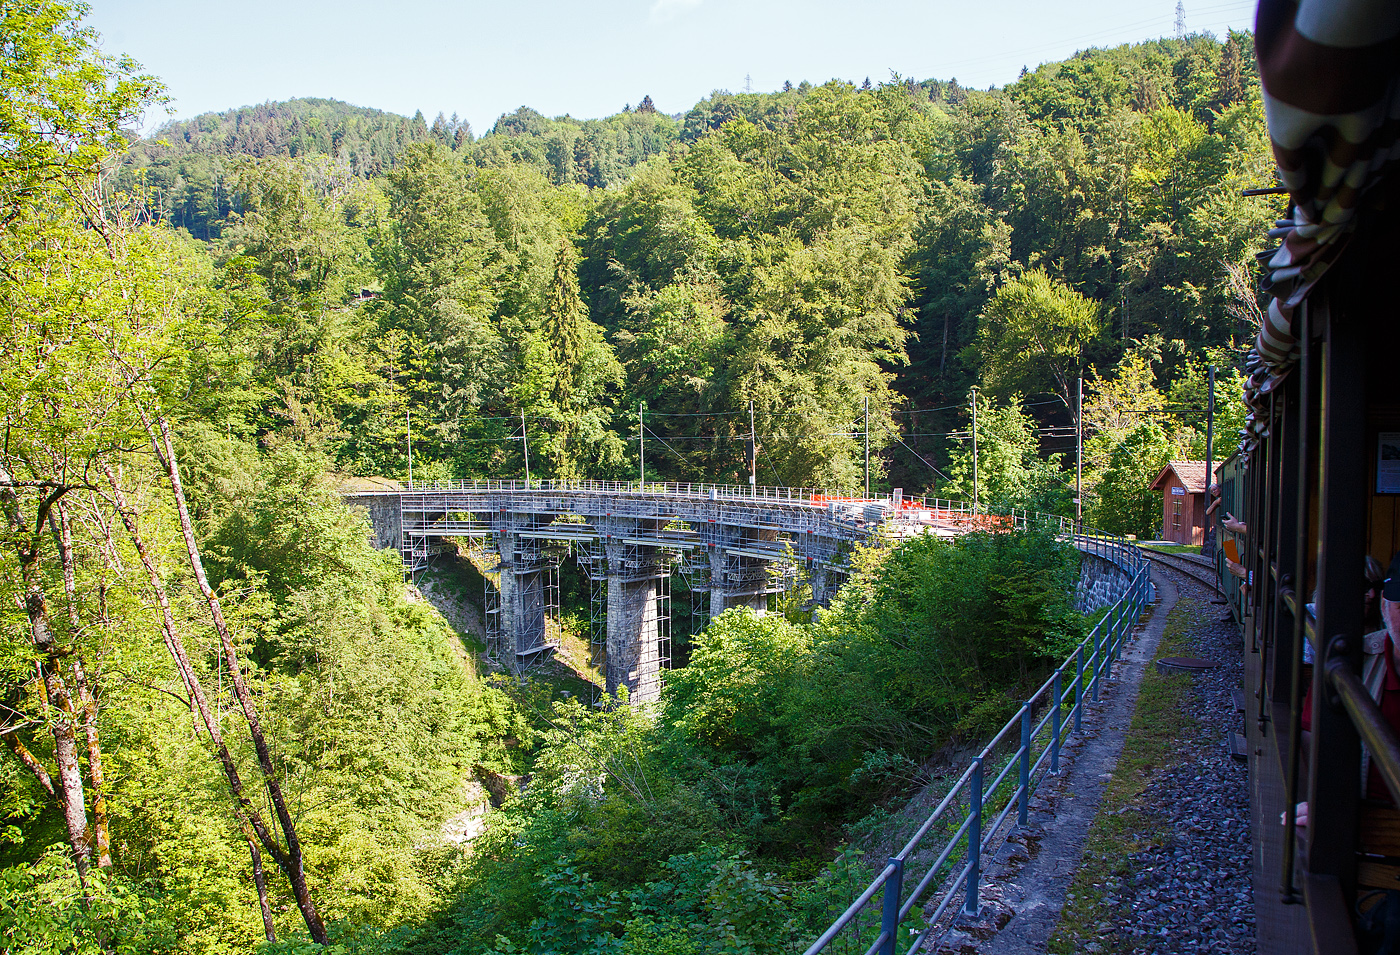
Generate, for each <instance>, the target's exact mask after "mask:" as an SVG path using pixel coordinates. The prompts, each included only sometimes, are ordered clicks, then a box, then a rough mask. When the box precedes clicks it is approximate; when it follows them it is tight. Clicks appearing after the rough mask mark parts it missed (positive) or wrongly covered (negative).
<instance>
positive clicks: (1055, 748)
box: [1050, 670, 1064, 776]
mask: <svg viewBox="0 0 1400 955" xmlns="http://www.w3.org/2000/svg"><path fill="white" fill-rule="evenodd" d="M1052 692H1053V693H1054V694H1055V715H1054V716H1052V717H1050V774H1051V775H1052V776H1058V775H1060V701H1061V700H1062V699H1063V698H1064V692H1063V690H1062V689H1061V688H1060V671H1059V670H1056V671H1055V686H1054V689H1053V690H1052Z"/></svg>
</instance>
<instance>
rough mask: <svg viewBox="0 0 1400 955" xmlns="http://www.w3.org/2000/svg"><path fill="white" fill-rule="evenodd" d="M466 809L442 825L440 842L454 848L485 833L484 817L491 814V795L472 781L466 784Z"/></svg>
mask: <svg viewBox="0 0 1400 955" xmlns="http://www.w3.org/2000/svg"><path fill="white" fill-rule="evenodd" d="M466 790H467V808H466V809H463V810H462V811H461V812H459V813H457V815H455V816H452V817H451V818H449V819H448V820H446V821H445V822H444V823H443V824H442V841H443V842H447V843H451V844H452V845H455V846H460V845H464V844H466V843H468V842H471V841H472V840H473V839H475V838H476V837H477V836H479V835H481V834H482V833H483V832H485V831H486V817H487V816H488V815H489V814H490V813H491V794H490V793H489V792H487V790H486V787H485V786H483V785H482V784H481V783H479V782H477V781H476V780H474V779H471V780H468V781H467V783H466Z"/></svg>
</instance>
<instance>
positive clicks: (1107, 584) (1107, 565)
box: [1074, 553, 1133, 613]
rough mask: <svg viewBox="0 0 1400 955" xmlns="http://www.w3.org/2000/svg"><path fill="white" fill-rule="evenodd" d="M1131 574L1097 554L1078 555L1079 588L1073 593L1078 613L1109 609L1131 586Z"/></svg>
mask: <svg viewBox="0 0 1400 955" xmlns="http://www.w3.org/2000/svg"><path fill="white" fill-rule="evenodd" d="M1132 582H1133V575H1132V572H1131V571H1130V570H1129V569H1127V568H1125V567H1120V566H1119V565H1118V564H1117V563H1115V562H1114V561H1112V560H1110V559H1108V558H1107V557H1100V556H1099V555H1098V554H1087V553H1084V554H1080V562H1079V586H1078V587H1076V588H1075V591H1074V604H1075V607H1076V608H1077V609H1078V610H1079V612H1080V613H1093V612H1094V611H1095V610H1098V609H1099V608H1100V607H1111V606H1113V605H1114V604H1116V603H1117V602H1118V600H1119V599H1120V598H1121V597H1122V596H1123V594H1124V593H1126V592H1127V590H1128V587H1129V586H1131V585H1132Z"/></svg>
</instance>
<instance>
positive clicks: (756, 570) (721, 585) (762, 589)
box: [710, 546, 773, 620]
mask: <svg viewBox="0 0 1400 955" xmlns="http://www.w3.org/2000/svg"><path fill="white" fill-rule="evenodd" d="M772 589H773V588H772V587H771V586H770V585H769V582H768V561H766V560H760V559H758V558H755V557H749V556H747V555H744V554H735V553H732V552H731V551H730V550H729V549H728V548H726V547H722V546H721V547H716V548H715V549H714V550H712V551H710V619H711V620H713V619H714V618H715V617H718V616H719V615H720V614H722V613H724V612H725V611H726V610H728V609H730V608H731V607H749V608H750V609H752V610H755V611H762V610H767V609H768V594H769V592H770V591H771V590H772Z"/></svg>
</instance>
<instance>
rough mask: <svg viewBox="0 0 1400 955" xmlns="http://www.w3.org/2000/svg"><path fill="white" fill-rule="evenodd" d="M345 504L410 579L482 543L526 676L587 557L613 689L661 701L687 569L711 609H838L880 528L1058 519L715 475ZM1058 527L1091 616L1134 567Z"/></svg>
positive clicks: (425, 492) (889, 531)
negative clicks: (1080, 561)
mask: <svg viewBox="0 0 1400 955" xmlns="http://www.w3.org/2000/svg"><path fill="white" fill-rule="evenodd" d="M343 497H344V498H345V500H346V503H348V504H351V505H356V506H361V507H364V508H366V509H367V510H368V512H369V516H370V520H371V522H372V524H373V526H374V535H375V541H376V543H377V545H378V546H379V547H381V548H394V549H395V550H397V551H399V552H400V553H401V554H402V556H403V562H404V569H405V571H406V572H408V573H409V574H414V573H418V572H420V571H422V570H425V569H426V568H427V566H428V558H429V555H430V554H431V553H432V552H433V551H434V550H435V549H437V548H439V547H446V546H450V544H451V543H456V544H457V545H459V546H465V547H466V548H467V550H468V551H469V552H474V554H475V556H476V559H477V561H478V562H479V564H480V565H481V567H482V568H483V572H484V575H485V576H486V579H487V586H486V595H485V596H486V630H487V642H488V645H489V649H490V651H491V652H492V653H494V654H495V655H496V657H497V658H498V659H499V660H500V662H501V663H502V664H503V665H504V666H506V667H507V668H508V669H511V670H513V671H515V672H517V673H518V672H520V671H522V670H524V669H526V668H528V667H529V666H530V665H531V664H532V663H533V662H534V661H536V660H538V659H540V658H541V657H542V656H543V655H544V654H546V653H547V652H548V651H550V650H552V649H553V648H554V647H555V646H556V641H555V640H554V639H553V636H552V634H551V633H550V629H549V618H550V610H551V606H553V608H554V609H555V610H557V604H558V598H557V586H558V583H557V581H558V578H557V571H558V563H559V560H560V559H561V554H562V553H564V552H565V551H566V550H572V552H573V554H574V557H575V559H576V560H577V561H578V563H579V564H580V566H581V567H582V568H583V569H584V570H585V571H586V573H587V576H588V579H589V581H590V583H591V587H592V594H591V596H592V608H593V613H592V622H593V625H594V633H593V635H592V636H593V640H594V642H595V643H596V644H599V645H601V647H602V648H603V649H604V654H603V655H604V658H605V661H606V662H605V664H604V675H605V681H606V688H607V692H608V693H609V694H615V693H616V692H617V691H618V689H619V688H621V687H626V688H627V691H628V694H629V697H630V698H631V699H633V700H637V701H647V700H653V699H656V698H657V696H658V695H659V694H660V691H661V674H662V670H663V669H664V668H665V667H666V666H667V665H668V664H669V658H670V651H669V646H670V631H669V612H668V609H667V606H668V601H669V594H670V586H669V582H670V578H671V575H672V573H673V572H676V571H680V572H681V573H683V574H684V575H685V576H686V578H687V581H688V583H689V586H690V590H691V594H692V599H693V600H694V599H695V598H696V597H700V598H702V599H703V597H704V596H706V595H708V598H709V599H708V601H707V606H703V607H701V608H698V612H699V613H700V615H702V616H706V617H713V616H717V615H719V614H721V613H723V612H724V611H725V610H728V609H729V608H731V607H739V606H749V607H753V608H755V609H763V608H764V607H766V606H767V600H768V595H769V594H773V593H778V592H782V591H784V590H786V589H787V588H789V587H790V586H792V584H793V582H794V581H795V580H797V579H803V580H805V581H806V582H807V583H808V585H810V588H811V600H812V602H813V604H814V605H825V604H826V603H827V601H828V600H829V599H830V598H831V597H832V596H833V595H834V594H835V592H836V589H837V586H838V585H839V580H838V578H840V577H844V576H845V575H846V573H847V572H848V570H849V563H848V558H849V555H850V551H851V548H852V547H853V546H854V545H855V544H858V543H863V542H866V541H869V540H871V539H872V538H874V537H875V536H876V535H877V534H881V535H884V536H886V537H899V536H908V535H910V534H928V533H932V534H937V535H939V536H943V537H952V536H955V535H957V534H960V533H964V532H965V531H967V530H968V529H970V528H972V527H1012V526H1024V525H1025V524H1027V523H1029V522H1031V521H1032V520H1043V519H1044V518H1037V517H1035V516H1033V515H1030V514H1027V513H1025V512H1019V511H1012V512H1010V514H1008V515H998V516H988V515H986V514H984V513H975V512H974V511H973V509H972V508H971V507H970V505H968V504H966V503H961V502H952V501H929V500H924V501H914V500H909V501H905V500H902V499H901V496H900V493H899V492H898V491H895V492H894V494H893V495H892V496H891V497H889V498H884V499H873V500H872V499H859V498H852V497H849V496H842V495H841V494H840V492H826V491H812V490H805V489H797V488H762V487H760V488H746V487H736V486H732V485H709V484H672V483H667V484H660V483H656V484H652V483H648V484H645V485H641V484H638V483H635V482H633V483H610V482H596V481H595V482H582V481H572V482H566V481H532V482H528V483H527V482H523V481H475V482H450V483H436V484H423V483H415V484H414V485H412V486H411V487H407V488H400V487H397V486H392V487H385V488H382V489H376V490H366V491H348V492H346V493H345V494H344V495H343ZM1050 520H1052V521H1059V528H1058V530H1059V534H1060V536H1061V537H1062V538H1063V539H1067V540H1070V541H1072V542H1073V543H1074V545H1075V546H1076V547H1078V548H1079V549H1080V550H1081V551H1083V552H1084V554H1085V557H1084V561H1085V573H1084V576H1083V579H1082V580H1081V582H1080V586H1079V590H1080V593H1079V594H1078V598H1079V603H1080V604H1081V609H1084V610H1087V609H1093V607H1094V606H1096V605H1097V600H1096V598H1097V597H1098V596H1099V594H1098V590H1100V589H1102V587H1100V586H1098V585H1099V584H1107V583H1111V582H1112V581H1110V580H1109V579H1108V578H1110V577H1113V576H1114V575H1115V574H1121V573H1122V569H1121V568H1120V567H1118V566H1116V563H1115V561H1114V560H1112V559H1111V556H1112V554H1114V553H1116V552H1117V551H1116V550H1115V549H1114V547H1115V546H1116V545H1112V542H1111V541H1109V540H1108V539H1106V538H1100V537H1095V536H1084V535H1082V534H1076V533H1074V528H1073V526H1072V524H1071V522H1069V521H1067V520H1065V519H1062V518H1050ZM1101 578H1102V580H1101ZM1115 579H1116V578H1115ZM551 586H553V587H554V588H555V596H554V598H553V604H552V605H551V598H550V588H551Z"/></svg>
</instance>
